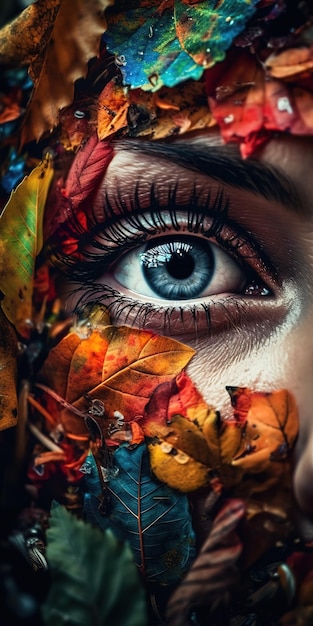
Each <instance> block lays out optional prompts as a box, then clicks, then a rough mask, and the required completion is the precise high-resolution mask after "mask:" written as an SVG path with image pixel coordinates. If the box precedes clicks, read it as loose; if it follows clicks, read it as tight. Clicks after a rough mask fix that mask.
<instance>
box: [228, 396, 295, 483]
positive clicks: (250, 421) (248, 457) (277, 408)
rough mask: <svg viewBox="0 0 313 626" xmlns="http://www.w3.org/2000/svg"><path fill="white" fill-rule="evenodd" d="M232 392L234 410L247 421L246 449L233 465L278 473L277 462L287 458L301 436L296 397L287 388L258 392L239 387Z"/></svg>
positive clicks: (256, 470)
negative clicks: (298, 436)
mask: <svg viewBox="0 0 313 626" xmlns="http://www.w3.org/2000/svg"><path fill="white" fill-rule="evenodd" d="M229 391H230V396H231V401H232V405H233V407H234V409H235V411H236V412H237V414H241V415H242V417H243V419H244V418H246V419H247V428H246V431H245V438H246V443H245V450H244V452H243V454H237V455H234V460H233V462H232V465H233V466H235V467H239V468H241V469H242V470H243V471H244V472H253V473H259V472H265V471H268V470H272V471H273V470H274V472H275V465H274V464H275V462H277V463H279V462H280V461H282V460H284V459H285V458H286V456H287V454H288V453H289V452H290V450H291V448H292V446H293V444H294V442H295V439H296V437H297V435H298V430H299V421H298V412H297V407H296V403H295V399H294V397H293V396H292V394H291V393H290V392H289V391H287V390H286V389H281V390H280V391H274V392H272V393H259V392H253V391H251V390H250V389H244V388H240V387H239V388H231V389H229ZM242 403H244V410H242V407H241V406H240V405H242ZM273 465H274V467H273Z"/></svg>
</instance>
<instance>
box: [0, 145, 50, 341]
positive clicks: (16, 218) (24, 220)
mask: <svg viewBox="0 0 313 626" xmlns="http://www.w3.org/2000/svg"><path fill="white" fill-rule="evenodd" d="M52 176H53V169H52V166H51V163H50V160H49V158H48V157H47V158H46V159H45V160H44V161H43V162H42V163H40V164H39V165H38V166H37V167H35V169H34V170H33V171H32V172H31V174H30V175H29V176H27V177H26V178H25V179H24V180H23V181H22V182H21V183H20V184H19V185H18V187H17V188H16V189H15V190H14V191H12V193H11V196H10V198H9V200H8V202H7V204H6V206H5V208H4V210H3V213H2V214H1V216H0V230H1V241H0V290H1V292H2V294H3V299H2V302H1V306H2V310H3V312H4V313H5V315H6V316H7V318H8V319H9V321H10V322H12V323H13V324H14V325H15V326H16V328H17V329H18V331H19V332H20V333H21V334H24V333H25V332H26V324H25V322H26V320H31V318H32V289H33V287H32V281H33V275H34V265H35V258H36V255H37V254H38V253H39V252H40V250H41V247H42V243H43V241H42V239H43V237H42V222H43V213H44V208H45V202H46V198H47V193H48V190H49V186H50V183H51V180H52Z"/></svg>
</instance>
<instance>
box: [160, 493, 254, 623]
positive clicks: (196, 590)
mask: <svg viewBox="0 0 313 626" xmlns="http://www.w3.org/2000/svg"><path fill="white" fill-rule="evenodd" d="M244 513H245V507H244V504H243V502H242V501H240V500H235V499H234V500H229V501H227V502H226V503H225V504H224V506H223V507H222V509H221V510H220V511H219V513H218V514H217V516H216V518H215V519H214V521H213V525H212V528H211V531H210V533H209V535H208V538H207V539H206V541H205V542H204V544H203V546H202V548H201V550H200V552H199V554H198V556H197V558H196V559H195V561H194V563H193V565H192V566H191V568H190V570H189V571H188V573H187V575H186V576H185V578H184V579H183V581H182V582H181V584H180V585H179V587H178V588H177V590H176V591H175V592H174V594H173V595H172V597H171V598H170V601H169V603H168V606H167V622H166V624H167V626H188V625H189V624H190V619H189V618H190V615H191V614H194V613H195V611H196V608H197V607H205V608H206V616H207V619H209V615H210V612H211V611H215V612H216V611H218V610H220V609H221V610H223V608H224V606H223V605H224V602H225V600H226V602H227V600H229V598H230V596H229V593H230V591H232V590H233V589H234V588H235V587H236V585H237V584H238V582H239V581H238V578H239V576H238V574H239V570H238V567H237V561H238V559H239V557H240V554H241V552H242V543H241V541H240V539H239V536H238V534H237V527H238V525H239V523H240V521H241V519H242V517H243V516H244ZM208 623H210V622H209V621H208ZM218 623H221V624H222V623H228V620H227V622H226V621H225V622H224V620H223V618H222V615H221V620H220V621H219V622H218Z"/></svg>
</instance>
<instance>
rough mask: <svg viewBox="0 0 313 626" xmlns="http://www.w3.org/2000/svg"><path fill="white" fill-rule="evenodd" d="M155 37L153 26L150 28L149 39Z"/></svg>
mask: <svg viewBox="0 0 313 626" xmlns="http://www.w3.org/2000/svg"><path fill="white" fill-rule="evenodd" d="M153 35H154V31H153V26H149V35H148V37H149V39H152V37H153Z"/></svg>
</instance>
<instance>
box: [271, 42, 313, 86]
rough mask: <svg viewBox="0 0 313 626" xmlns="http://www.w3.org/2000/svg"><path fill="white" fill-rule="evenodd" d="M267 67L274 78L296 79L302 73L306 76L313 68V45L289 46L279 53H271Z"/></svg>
mask: <svg viewBox="0 0 313 626" xmlns="http://www.w3.org/2000/svg"><path fill="white" fill-rule="evenodd" d="M265 67H266V69H267V71H268V73H269V75H270V76H272V77H273V78H278V79H285V80H294V79H295V78H296V77H299V76H301V75H303V76H304V77H305V76H306V73H307V72H312V70H313V46H310V47H299V48H288V50H283V52H280V53H279V54H271V55H270V56H269V57H268V58H267V59H266V61H265Z"/></svg>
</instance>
